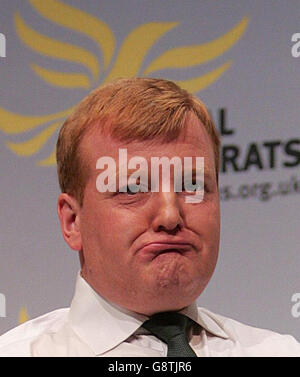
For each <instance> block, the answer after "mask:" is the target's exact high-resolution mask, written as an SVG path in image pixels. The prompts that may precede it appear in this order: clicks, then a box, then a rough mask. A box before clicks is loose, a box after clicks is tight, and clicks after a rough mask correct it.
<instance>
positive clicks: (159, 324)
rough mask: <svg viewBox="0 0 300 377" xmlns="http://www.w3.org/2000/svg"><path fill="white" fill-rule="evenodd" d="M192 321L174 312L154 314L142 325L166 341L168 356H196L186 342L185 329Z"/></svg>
mask: <svg viewBox="0 0 300 377" xmlns="http://www.w3.org/2000/svg"><path fill="white" fill-rule="evenodd" d="M192 322H193V321H192V320H191V319H190V318H188V317H187V316H185V315H183V314H180V313H176V312H164V313H157V314H154V315H153V316H152V317H150V319H148V321H146V322H145V323H144V324H143V327H144V328H145V329H147V330H148V331H150V332H151V333H152V334H153V335H155V336H156V337H157V338H159V339H160V340H162V341H163V342H165V343H167V345H168V354H167V356H168V357H182V356H183V357H197V355H196V354H195V352H194V351H193V350H192V348H191V346H190V345H189V342H188V335H187V330H188V327H189V326H190V325H191V323H192Z"/></svg>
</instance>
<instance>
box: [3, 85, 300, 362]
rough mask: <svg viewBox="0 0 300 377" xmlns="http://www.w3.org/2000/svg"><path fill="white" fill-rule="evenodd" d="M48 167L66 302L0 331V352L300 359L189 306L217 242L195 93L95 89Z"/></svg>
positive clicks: (211, 158) (271, 338)
mask: <svg viewBox="0 0 300 377" xmlns="http://www.w3.org/2000/svg"><path fill="white" fill-rule="evenodd" d="M125 152H126V155H125V154H124V153H125ZM120 156H121V157H122V156H123V158H121V159H120ZM124 156H126V159H125V157H124ZM102 158H104V160H103V159H102ZM163 158H167V161H169V162H170V161H172V163H169V165H168V167H169V174H166V172H163V171H162V166H159V169H160V170H159V171H158V175H156V178H155V171H154V169H152V162H153V161H157V159H158V160H159V161H161V162H162V161H164V162H166V159H165V160H163ZM101 159H102V160H101ZM134 159H135V160H134ZM155 159H156V160H155ZM188 159H192V164H190V165H189V166H188V165H185V162H186V161H188ZM202 159H204V160H202ZM130 161H139V165H140V166H139V167H140V168H141V166H143V169H140V170H139V169H137V166H138V164H131V165H130ZM145 161H146V165H145V163H144V162H145ZM190 161H191V160H190ZM197 161H198V162H199V161H200V162H201V161H204V164H203V165H200V168H199V166H198V165H197ZM175 162H177V165H176V163H175ZM110 164H112V165H111V166H110V168H111V169H109V165H110ZM125 165H126V166H125ZM150 165H151V168H150ZM162 165H163V163H162ZM165 165H166V163H165ZM171 165H172V168H171ZM57 166H58V177H59V183H60V187H61V190H62V193H61V194H60V196H59V199H58V206H57V208H58V215H59V219H60V224H61V230H62V234H63V237H64V239H65V241H66V242H67V244H68V245H69V246H70V248H71V249H74V250H77V251H78V253H79V257H80V264H81V270H80V273H79V274H78V278H77V282H76V289H75V295H74V298H73V301H72V303H71V307H70V309H60V310H56V311H54V312H51V313H48V314H46V315H44V316H42V317H39V318H37V319H34V320H31V321H29V322H27V323H25V324H23V325H21V326H19V327H17V328H16V329H13V330H11V331H9V332H8V333H6V334H5V335H3V336H2V337H1V338H0V355H3V356H154V357H157V356H178V355H180V356H300V345H299V344H298V343H297V342H296V340H295V339H294V338H292V337H291V336H283V335H279V334H276V333H273V332H271V331H268V330H261V329H255V328H252V327H249V326H246V325H243V324H240V323H238V322H236V321H234V320H231V319H229V318H224V317H222V316H220V315H216V314H214V313H211V312H210V311H208V310H206V309H203V308H197V306H196V299H197V297H199V295H200V294H201V293H202V292H203V290H204V289H205V287H206V285H207V283H208V282H209V280H210V278H211V276H212V274H213V271H214V268H215V265H216V262H217V256H218V249H219V234H220V207H219V192H218V166H219V138H218V135H217V132H216V130H215V127H214V125H213V122H212V121H211V119H210V116H209V114H208V112H207V110H206V108H205V107H204V105H203V104H202V103H201V102H200V101H199V100H198V99H197V98H196V97H194V96H192V95H190V94H189V93H187V92H186V91H185V90H182V89H180V88H179V87H178V86H177V85H175V84H174V83H172V82H169V81H166V80H160V79H141V78H137V79H121V80H117V81H116V82H113V83H111V84H108V85H106V86H104V87H100V88H99V89H97V90H95V91H94V92H92V93H91V94H90V95H89V96H88V97H87V98H85V99H84V100H83V101H82V102H81V103H80V104H79V105H78V106H77V108H76V109H75V111H74V113H73V114H72V115H71V116H70V117H69V119H67V120H66V122H65V123H64V125H63V127H62V129H61V131H60V135H59V138H58V143H57ZM180 166H181V168H182V169H181V170H180V169H179V167H180ZM124 171H125V172H126V174H125V176H124V175H122V174H123V173H124ZM178 172H179V173H180V174H178ZM188 173H189V174H190V176H192V177H193V179H192V182H191V183H192V187H193V189H194V192H193V191H192V190H189V187H187V185H186V183H187V182H188V180H187V179H186V177H187V175H188ZM199 175H200V176H202V177H204V184H203V182H202V181H201V180H198V178H199ZM135 178H136V179H135ZM130 180H131V181H130ZM168 180H169V182H166V181H168ZM178 180H180V181H181V182H180V183H182V181H184V184H182V185H179V183H178ZM154 181H155V182H154ZM130 182H131V183H130ZM195 182H196V184H195ZM166 183H169V186H168V188H167V189H165V188H166V187H167V186H164V185H165V184H166ZM197 184H199V187H200V189H199V190H197ZM145 186H146V187H145ZM178 187H181V188H179V189H178ZM175 188H176V189H175ZM196 194H198V195H199V196H198V197H196V196H195V195H196ZM195 198H196V199H197V198H198V199H197V200H195ZM193 199H194V200H193ZM174 329H175V331H173V330H174ZM172 332H173V333H172ZM168 337H169V338H168Z"/></svg>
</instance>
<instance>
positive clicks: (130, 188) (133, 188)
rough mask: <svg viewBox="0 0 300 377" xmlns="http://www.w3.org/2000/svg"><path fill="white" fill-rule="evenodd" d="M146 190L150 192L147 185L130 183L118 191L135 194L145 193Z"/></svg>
mask: <svg viewBox="0 0 300 377" xmlns="http://www.w3.org/2000/svg"><path fill="white" fill-rule="evenodd" d="M144 192H148V188H147V187H146V186H142V185H141V186H139V185H135V184H129V185H127V186H124V187H122V188H120V189H119V192H118V193H119V194H127V195H130V196H133V195H136V194H138V193H144Z"/></svg>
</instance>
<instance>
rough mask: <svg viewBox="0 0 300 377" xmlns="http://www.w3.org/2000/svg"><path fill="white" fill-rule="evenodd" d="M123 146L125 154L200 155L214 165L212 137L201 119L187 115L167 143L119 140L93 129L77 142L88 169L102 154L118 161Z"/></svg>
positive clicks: (147, 155) (210, 165) (145, 156)
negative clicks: (180, 130)
mask: <svg viewBox="0 0 300 377" xmlns="http://www.w3.org/2000/svg"><path fill="white" fill-rule="evenodd" d="M124 148H126V150H127V154H128V157H133V156H141V157H144V158H145V159H147V160H149V159H150V158H151V157H162V156H167V157H173V156H179V157H195V156H199V157H204V159H205V165H206V168H211V169H214V168H215V161H214V148H213V144H212V140H211V138H210V136H209V135H208V133H207V131H206V130H205V128H204V126H203V124H202V123H201V121H200V120H199V119H198V118H196V116H194V115H191V116H189V118H188V120H187V122H186V126H185V128H184V129H183V130H182V132H181V133H180V134H179V136H178V138H177V139H175V140H172V141H169V142H165V141H164V142H163V141H162V140H159V139H157V138H156V139H152V140H146V141H139V140H136V141H131V142H126V141H120V140H116V139H114V138H112V137H111V136H109V135H104V134H103V133H102V132H101V131H99V130H97V129H96V128H95V129H94V130H93V131H92V132H90V133H88V134H86V135H85V137H84V138H83V140H82V142H81V145H80V155H81V158H82V159H83V160H84V161H85V163H86V164H87V165H88V166H89V167H90V168H95V166H96V161H97V160H98V159H99V158H100V157H102V156H110V157H113V158H114V159H115V161H116V163H118V154H119V149H124Z"/></svg>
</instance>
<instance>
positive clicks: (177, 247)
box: [139, 242, 191, 260]
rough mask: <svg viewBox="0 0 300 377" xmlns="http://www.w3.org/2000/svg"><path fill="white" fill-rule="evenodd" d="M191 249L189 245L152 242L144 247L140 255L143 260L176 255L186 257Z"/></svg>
mask: <svg viewBox="0 0 300 377" xmlns="http://www.w3.org/2000/svg"><path fill="white" fill-rule="evenodd" d="M190 249H191V245H190V244H189V243H172V242H168V243H165V242H152V243H149V244H147V245H145V246H144V247H142V248H141V249H140V250H139V253H140V255H141V256H142V257H143V258H145V259H147V260H153V259H154V258H156V257H158V256H159V255H162V254H170V253H176V254H180V255H184V254H185V253H186V252H187V251H189V250H190Z"/></svg>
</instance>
